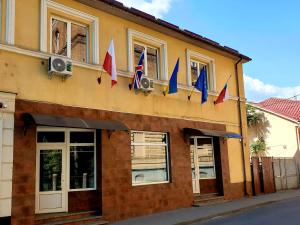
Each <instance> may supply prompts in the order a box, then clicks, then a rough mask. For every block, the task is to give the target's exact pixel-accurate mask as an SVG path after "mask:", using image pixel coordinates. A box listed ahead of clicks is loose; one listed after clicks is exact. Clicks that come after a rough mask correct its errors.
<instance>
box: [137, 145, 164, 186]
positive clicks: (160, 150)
mask: <svg viewBox="0 0 300 225" xmlns="http://www.w3.org/2000/svg"><path fill="white" fill-rule="evenodd" d="M131 156H132V158H131V159H132V183H133V184H140V183H153V182H162V181H167V180H168V171H167V160H166V146H149V145H148V146H145V145H144V146H132V147H131Z"/></svg>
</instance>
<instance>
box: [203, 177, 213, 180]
mask: <svg viewBox="0 0 300 225" xmlns="http://www.w3.org/2000/svg"><path fill="white" fill-rule="evenodd" d="M215 179H217V178H216V177H205V178H200V179H199V180H215Z"/></svg>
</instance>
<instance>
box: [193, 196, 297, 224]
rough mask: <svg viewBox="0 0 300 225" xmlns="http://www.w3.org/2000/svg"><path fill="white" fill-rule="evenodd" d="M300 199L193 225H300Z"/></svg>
mask: <svg viewBox="0 0 300 225" xmlns="http://www.w3.org/2000/svg"><path fill="white" fill-rule="evenodd" d="M299 224H300V197H298V198H294V199H289V200H285V201H282V202H276V203H273V204H270V205H266V206H261V207H258V208H255V209H252V210H248V211H243V212H240V213H239V214H234V215H231V216H226V217H219V218H214V219H212V220H210V221H206V222H202V223H194V224H193V225H299Z"/></svg>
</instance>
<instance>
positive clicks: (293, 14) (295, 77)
mask: <svg viewBox="0 0 300 225" xmlns="http://www.w3.org/2000/svg"><path fill="white" fill-rule="evenodd" d="M120 1H121V2H123V3H124V4H126V5H128V6H133V7H136V8H139V9H141V10H144V11H148V12H149V13H151V14H154V15H155V16H157V17H161V18H163V19H165V20H167V21H169V22H171V23H174V24H176V25H178V26H180V27H181V28H185V29H188V30H191V31H193V32H195V33H198V34H200V35H202V36H205V37H207V38H210V39H213V40H214V41H217V42H219V43H220V44H222V45H227V46H230V47H232V48H235V49H237V50H239V51H240V52H241V53H243V54H245V55H247V56H249V57H251V58H252V59H253V61H252V62H250V63H248V64H245V65H244V75H245V87H246V97H247V98H248V100H250V101H260V100H263V99H265V98H268V97H284V98H288V97H291V96H293V95H296V94H300V13H299V9H300V1H299V0H286V1H279V0H277V1H274V0H251V1H249V0H248V1H246V0H214V1H212V0H120Z"/></svg>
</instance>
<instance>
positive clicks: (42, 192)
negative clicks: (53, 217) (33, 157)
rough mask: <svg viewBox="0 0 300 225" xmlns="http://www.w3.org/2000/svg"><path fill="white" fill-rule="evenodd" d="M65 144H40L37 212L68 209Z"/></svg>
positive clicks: (38, 153)
mask: <svg viewBox="0 0 300 225" xmlns="http://www.w3.org/2000/svg"><path fill="white" fill-rule="evenodd" d="M63 162H65V148H64V146H51V147H46V146H39V147H38V152H37V168H38V169H37V185H36V187H37V195H36V196H37V199H36V211H37V213H51V212H64V211H66V204H65V200H66V199H65V198H66V188H65V182H64V181H65V179H64V176H65V165H64V163H63Z"/></svg>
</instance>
